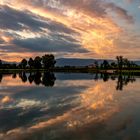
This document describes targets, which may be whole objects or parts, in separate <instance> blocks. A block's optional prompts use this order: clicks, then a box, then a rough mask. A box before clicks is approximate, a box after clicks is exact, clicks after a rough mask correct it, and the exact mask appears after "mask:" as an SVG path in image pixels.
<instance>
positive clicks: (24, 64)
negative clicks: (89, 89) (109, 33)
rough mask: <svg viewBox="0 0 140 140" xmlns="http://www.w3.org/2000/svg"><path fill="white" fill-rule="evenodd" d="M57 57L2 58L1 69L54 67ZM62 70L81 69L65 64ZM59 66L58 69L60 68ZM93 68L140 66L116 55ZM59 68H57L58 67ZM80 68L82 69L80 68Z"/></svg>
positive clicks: (132, 67)
mask: <svg viewBox="0 0 140 140" xmlns="http://www.w3.org/2000/svg"><path fill="white" fill-rule="evenodd" d="M55 63H56V60H55V57H54V55H52V54H45V55H43V56H42V57H40V56H36V57H35V58H34V59H33V58H29V59H28V60H27V59H25V58H24V59H22V61H21V62H20V63H18V64H16V63H14V64H10V63H9V64H8V63H3V62H2V61H1V60H0V69H53V68H54V67H55ZM59 68H60V69H62V70H70V69H74V70H75V69H79V67H78V66H73V67H72V66H64V67H59ZM59 68H58V70H60V69H59ZM83 68H84V69H88V68H90V67H89V66H85V67H83ZM91 68H92V69H96V70H102V69H105V70H107V69H118V70H123V69H139V68H140V67H139V66H138V65H136V64H135V63H134V62H133V61H129V60H128V59H127V58H124V57H123V56H116V61H112V62H109V61H108V60H103V62H102V63H101V64H99V62H98V61H95V62H94V64H92V66H91ZM56 69H57V68H56ZM79 70H82V68H80V69H79Z"/></svg>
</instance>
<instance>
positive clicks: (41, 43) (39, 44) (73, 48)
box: [13, 37, 88, 53]
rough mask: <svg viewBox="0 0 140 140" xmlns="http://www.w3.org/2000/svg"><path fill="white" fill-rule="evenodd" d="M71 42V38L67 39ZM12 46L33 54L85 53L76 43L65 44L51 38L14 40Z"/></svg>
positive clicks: (61, 40)
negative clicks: (27, 50)
mask: <svg viewBox="0 0 140 140" xmlns="http://www.w3.org/2000/svg"><path fill="white" fill-rule="evenodd" d="M69 39H70V40H71V38H69ZM13 44H15V45H16V46H20V47H23V48H26V49H29V50H30V51H32V52H34V51H36V52H79V53H86V52H88V51H87V50H86V49H83V48H81V45H80V44H78V43H73V42H71V43H70V42H67V41H65V40H63V39H60V38H59V37H58V39H55V38H52V39H48V38H43V37H41V38H32V39H31V38H30V39H25V40H14V41H13Z"/></svg>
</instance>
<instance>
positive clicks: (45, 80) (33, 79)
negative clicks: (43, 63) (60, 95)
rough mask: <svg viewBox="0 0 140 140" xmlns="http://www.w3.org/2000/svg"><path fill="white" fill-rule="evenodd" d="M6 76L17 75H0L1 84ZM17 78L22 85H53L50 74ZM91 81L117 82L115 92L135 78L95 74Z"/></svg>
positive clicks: (31, 74) (53, 76)
mask: <svg viewBox="0 0 140 140" xmlns="http://www.w3.org/2000/svg"><path fill="white" fill-rule="evenodd" d="M6 75H12V78H13V79H16V78H17V73H11V74H4V73H0V83H1V82H2V79H3V77H4V76H6ZM18 75H19V78H20V79H21V80H22V82H23V83H26V82H29V83H30V84H33V83H34V84H36V85H44V86H46V87H52V86H54V84H55V80H56V78H55V75H54V73H52V72H43V73H42V72H40V71H36V72H30V73H25V72H24V71H22V72H20V73H18ZM93 79H94V80H95V81H98V80H99V79H100V80H101V79H102V80H103V81H104V82H107V81H108V80H112V81H117V85H116V87H115V88H116V90H123V88H124V86H127V85H128V83H133V82H135V81H136V79H135V76H134V75H133V74H132V73H130V74H128V75H123V74H122V73H120V74H119V75H113V74H108V73H96V74H94V76H93Z"/></svg>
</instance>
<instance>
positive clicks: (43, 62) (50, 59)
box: [0, 54, 56, 69]
mask: <svg viewBox="0 0 140 140" xmlns="http://www.w3.org/2000/svg"><path fill="white" fill-rule="evenodd" d="M55 63H56V60H55V57H54V55H52V54H47V55H43V56H42V57H40V56H36V57H35V58H34V59H33V58H29V60H27V59H25V58H24V59H22V61H21V62H20V63H19V64H15V63H14V64H8V63H3V62H2V61H1V60H0V68H3V69H41V68H44V69H51V68H54V66H55Z"/></svg>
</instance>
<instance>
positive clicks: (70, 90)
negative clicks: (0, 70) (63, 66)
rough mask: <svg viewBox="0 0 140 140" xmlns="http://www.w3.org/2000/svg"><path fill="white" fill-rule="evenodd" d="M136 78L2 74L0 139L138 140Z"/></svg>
mask: <svg viewBox="0 0 140 140" xmlns="http://www.w3.org/2000/svg"><path fill="white" fill-rule="evenodd" d="M139 124H140V78H139V77H135V76H123V75H119V76H114V75H108V74H86V73H83V74H80V73H48V72H46V73H40V72H36V73H24V72H23V73H19V74H16V73H14V74H0V140H93V139H95V140H139V139H140V125H139Z"/></svg>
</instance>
